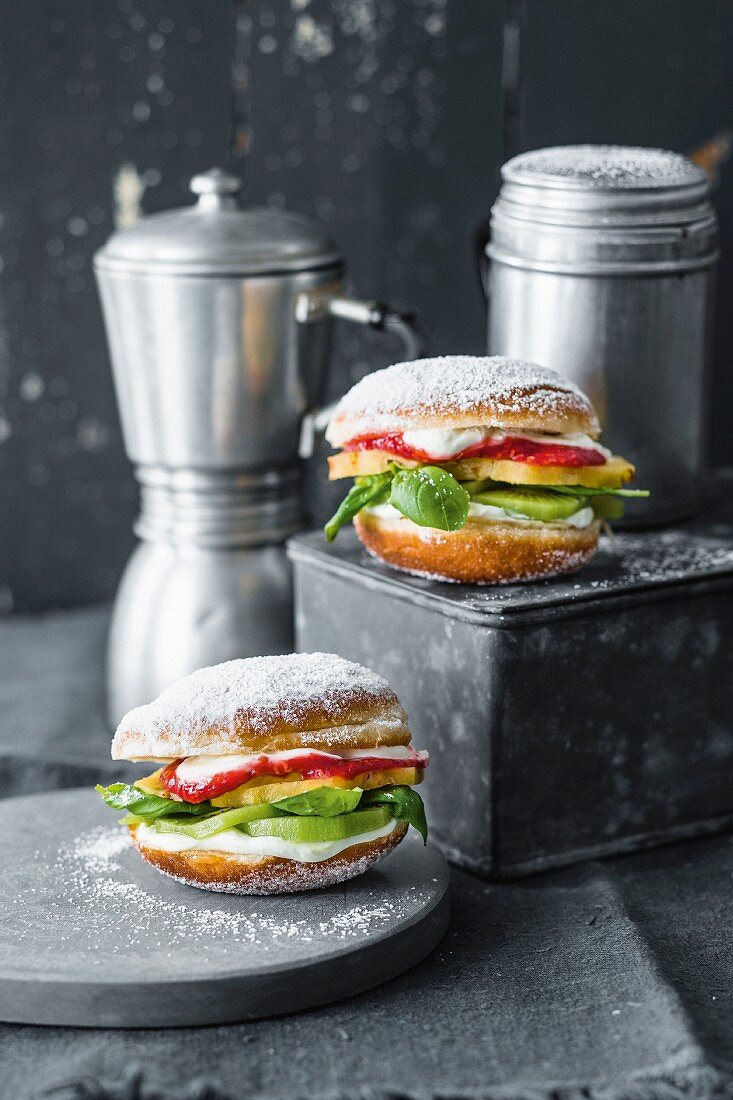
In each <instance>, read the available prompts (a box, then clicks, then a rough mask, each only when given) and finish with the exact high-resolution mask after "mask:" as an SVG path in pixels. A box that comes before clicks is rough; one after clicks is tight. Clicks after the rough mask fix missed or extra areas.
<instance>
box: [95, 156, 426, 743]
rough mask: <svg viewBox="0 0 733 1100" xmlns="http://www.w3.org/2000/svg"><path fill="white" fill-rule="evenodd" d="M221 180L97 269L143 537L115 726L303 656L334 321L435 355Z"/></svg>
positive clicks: (232, 182) (294, 222)
mask: <svg viewBox="0 0 733 1100" xmlns="http://www.w3.org/2000/svg"><path fill="white" fill-rule="evenodd" d="M239 188H240V181H239V180H238V179H237V178H236V177H234V176H231V175H228V174H227V173H226V172H224V171H222V170H221V169H212V170H211V171H209V172H205V173H203V174H202V175H198V176H195V177H194V178H193V180H192V181H191V190H192V191H193V192H194V194H196V195H197V196H198V202H196V203H195V204H194V205H193V206H190V207H186V208H184V209H180V210H172V211H168V212H166V213H163V214H156V215H152V216H150V217H146V218H143V219H142V220H141V221H139V222H138V223H136V224H135V225H133V226H132V227H130V228H128V229H124V230H121V231H120V232H118V233H115V234H114V235H113V236H112V237H111V238H110V239H109V241H108V242H107V243H106V244H105V246H104V247H103V248H102V249H101V250H100V251H99V252H98V253H97V254H96V256H95V260H94V266H95V271H96V276H97V281H98V285H99V290H100V295H101V299H102V307H103V313H104V318H105V323H106V327H107V334H108V339H109V345H110V351H111V357H112V367H113V374H114V381H115V387H116V391H117V397H118V401H119V407H120V415H121V420H122V429H123V434H124V439H125V445H126V449H127V453H128V456H129V458H130V460H131V461H132V462H133V463H134V466H135V473H136V477H137V479H138V481H139V483H140V487H141V502H140V503H141V507H140V515H139V517H138V519H137V522H136V525H135V531H136V534H137V535H138V536H139V537H140V539H141V540H142V541H141V543H140V545H139V546H138V547H137V548H136V550H135V551H134V553H133V555H132V557H131V559H130V561H129V563H128V565H127V568H126V570H125V573H124V576H123V578H122V581H121V583H120V587H119V590H118V593H117V598H116V602H115V606H114V611H113V616H112V625H111V630H110V640H109V655H108V689H109V713H110V718H111V720H112V721H113V722H115V721H117V720H118V719H119V717H120V716H121V715H122V714H123V713H124V712H125V711H127V710H128V709H130V708H131V707H133V706H137V705H138V704H141V703H144V702H147V701H149V700H150V699H152V698H153V697H154V696H155V695H156V694H157V693H158V692H159V691H161V690H162V689H163V688H164V687H166V686H167V685H168V684H170V683H171V682H172V681H173V680H175V679H177V678H178V677H179V676H182V675H185V674H186V673H187V672H190V671H192V670H193V669H196V668H199V667H201V666H203V665H207V664H213V663H216V662H218V661H223V660H228V659H230V658H234V657H246V656H252V655H256V654H265V653H282V652H286V651H288V650H290V649H292V645H293V636H292V597H291V576H290V569H289V565H288V563H287V560H286V556H285V551H284V548H283V543H284V541H285V539H286V538H287V537H288V536H289V535H291V534H292V533H293V532H295V531H297V530H298V529H299V528H301V527H302V526H304V522H305V501H304V491H303V476H302V463H301V460H300V458H299V438H300V434H301V428H302V424H303V420H304V417H306V415H307V414H309V412H310V411H311V410H313V409H314V408H317V407H318V405H319V404H320V402H321V401H322V398H323V390H324V384H325V380H326V371H327V365H328V354H329V344H330V336H331V327H332V319H333V317H342V318H345V319H347V320H351V321H354V322H356V323H359V324H364V325H369V326H371V327H372V328H377V329H384V330H391V331H393V332H395V333H396V334H397V335H400V336H402V338H403V341H404V343H405V346H406V348H405V350H406V357H407V358H412V357H414V355H415V354H417V351H418V347H419V343H418V337H417V336H416V334H415V330H414V329H413V327H412V324H411V319H410V317H408V316H405V315H401V314H397V313H393V312H391V311H389V310H388V309H387V308H386V307H384V306H381V305H379V304H377V303H374V302H360V301H355V300H353V299H350V298H346V297H344V295H343V293H342V276H343V270H344V261H343V257H342V255H341V253H340V252H339V250H338V249H337V248H336V246H335V245H334V244H333V243H332V242H331V241H330V240H329V239H328V238H327V236H326V235H325V234H324V231H323V230H322V228H321V227H320V226H319V225H318V224H317V223H314V222H311V221H309V220H307V219H306V218H303V217H300V216H297V215H295V214H289V213H284V212H281V211H274V210H269V209H257V208H250V209H242V208H240V207H239V205H238V202H237V198H236V196H237V192H238V191H239Z"/></svg>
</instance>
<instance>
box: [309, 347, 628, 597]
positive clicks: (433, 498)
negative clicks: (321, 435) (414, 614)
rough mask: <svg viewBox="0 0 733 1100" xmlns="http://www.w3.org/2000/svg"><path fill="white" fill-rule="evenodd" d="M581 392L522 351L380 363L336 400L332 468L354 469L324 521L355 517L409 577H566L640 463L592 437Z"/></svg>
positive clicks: (616, 510)
mask: <svg viewBox="0 0 733 1100" xmlns="http://www.w3.org/2000/svg"><path fill="white" fill-rule="evenodd" d="M599 434H600V427H599V423H598V418H597V417H596V414H595V411H594V409H593V406H592V405H591V403H590V401H589V400H588V398H587V397H586V396H585V394H584V393H582V391H581V390H579V389H578V387H577V386H575V385H574V384H573V383H572V382H569V381H567V380H566V379H564V378H562V377H561V376H560V375H559V374H556V373H555V372H554V371H551V370H547V369H546V368H544V367H539V366H537V365H536V364H535V363H527V362H524V361H522V360H517V359H505V358H503V357H501V356H493V357H489V358H482V357H475V356H470V355H455V356H454V355H447V356H444V357H442V358H439V359H418V360H416V361H415V362H412V363H398V364H397V365H396V366H393V367H387V368H386V369H385V370H379V371H375V372H374V373H373V374H369V375H367V376H366V377H365V378H363V379H362V380H361V382H358V383H357V384H356V385H355V386H354V387H353V388H352V389H351V390H350V391H349V392H348V393H347V394H346V395H345V396H344V397H343V398H342V400H341V401H340V402H339V404H338V405H337V407H336V409H335V411H334V414H333V416H332V418H331V422H330V424H329V426H328V431H327V433H326V438H327V439H328V441H329V442H330V443H331V444H332V445H333V446H334V447H338V448H341V453H340V454H338V455H335V456H333V457H332V458H329V460H328V462H329V467H330V477H331V479H332V480H335V479H338V478H354V479H355V481H354V485H353V486H352V488H351V489H350V491H349V493H348V494H347V496H346V498H345V499H344V501H343V502H342V504H341V506H340V508H339V509H338V511H337V512H336V514H335V515H334V516H333V518H332V519H331V520H330V521H329V522H328V524H327V525H326V527H325V532H326V537H327V538H328V540H329V541H332V540H333V539H334V538H335V537H336V535H337V533H338V531H339V529H340V528H341V527H342V526H343V525H344V524H346V523H348V522H350V521H351V520H352V519H353V521H354V525H355V527H356V532H357V534H358V536H359V538H360V539H361V541H362V543H363V544H364V546H365V547H366V548H367V550H368V551H369V552H370V553H371V554H373V555H374V556H375V557H377V558H381V559H382V560H383V561H385V562H388V563H389V564H390V565H392V566H394V567H396V568H397V569H401V570H403V571H405V572H408V573H413V574H416V575H417V576H422V577H431V578H434V579H437V580H443V581H458V582H465V583H469V584H503V583H508V582H511V581H527V580H535V579H539V578H542V577H550V576H553V575H554V574H557V573H569V572H572V571H573V570H575V569H578V568H579V567H580V566H581V565H583V564H584V563H585V562H586V561H588V559H589V558H590V557H591V556H592V555H593V553H594V552H595V549H596V546H597V545H598V535H599V531H600V528H601V523H602V521H603V520H605V519H614V518H618V517H619V516H620V515H622V514H623V504H622V502H621V500H620V499H619V498H621V497H624V496H647V495H648V494H647V493H646V492H643V491H641V490H636V491H635V490H631V489H624V488H623V486H624V485H625V484H626V482H628V481H630V480H631V479H632V477H633V475H634V467H633V466H632V465H631V464H630V463H629V462H627V461H626V459H624V458H620V457H618V456H617V455H613V454H611V452H610V451H608V450H606V448H605V447H602V446H601V445H600V443H598V442H597V438H598V435H599Z"/></svg>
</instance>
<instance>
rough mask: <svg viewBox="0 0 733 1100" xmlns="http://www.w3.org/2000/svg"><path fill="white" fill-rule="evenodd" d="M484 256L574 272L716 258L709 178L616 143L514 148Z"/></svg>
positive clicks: (683, 162)
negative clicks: (523, 150) (515, 153)
mask: <svg viewBox="0 0 733 1100" xmlns="http://www.w3.org/2000/svg"><path fill="white" fill-rule="evenodd" d="M501 175H502V181H503V182H502V188H501V192H500V194H499V197H498V199H497V201H496V203H495V205H494V207H493V210H492V217H491V244H490V246H489V248H488V250H487V251H488V253H489V255H490V256H491V257H492V259H494V260H498V261H501V262H503V263H506V264H510V265H514V266H521V267H534V268H537V269H539V270H545V271H567V272H575V273H578V274H593V273H602V272H604V271H605V272H608V273H609V274H613V273H617V274H623V273H626V272H629V273H632V272H634V271H636V272H637V273H641V272H643V271H648V272H655V271H657V272H660V273H662V272H665V271H668V272H671V271H681V270H691V269H693V268H697V267H705V266H709V265H710V264H711V263H712V262H714V260H715V259H716V258H717V222H716V218H715V211H714V210H713V207H712V205H711V203H710V200H709V197H708V192H709V183H708V179H707V176H706V175H705V173H704V172H702V171H701V170H700V169H699V168H698V167H697V166H696V165H694V164H693V163H692V161H691V160H689V159H688V158H687V157H684V156H682V155H681V154H680V153H673V152H669V151H667V150H665V149H641V148H637V147H634V146H623V145H560V146H555V147H553V148H548V149H535V150H532V151H531V152H528V153H521V154H520V155H519V156H517V157H514V158H513V159H512V160H510V161H508V162H507V163H506V164H505V165H504V167H503V168H502V171H501Z"/></svg>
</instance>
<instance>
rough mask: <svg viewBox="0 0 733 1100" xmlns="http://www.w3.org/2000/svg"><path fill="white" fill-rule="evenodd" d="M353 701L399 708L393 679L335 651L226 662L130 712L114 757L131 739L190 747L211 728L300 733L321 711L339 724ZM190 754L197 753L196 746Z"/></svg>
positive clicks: (185, 679)
mask: <svg viewBox="0 0 733 1100" xmlns="http://www.w3.org/2000/svg"><path fill="white" fill-rule="evenodd" d="M354 701H363V702H367V703H368V702H373V703H383V704H385V705H392V706H398V702H397V699H396V696H395V695H394V692H393V691H392V690H391V688H390V687H389V684H388V683H387V681H386V680H384V679H383V678H382V677H381V676H378V675H377V673H376V672H372V671H371V670H370V669H367V668H364V667H363V666H362V665H358V664H355V663H354V662H353V661H345V660H344V659H343V658H341V657H337V656H336V655H335V654H333V653H289V654H285V655H283V656H276V657H247V658H243V659H241V660H236V661H226V662H224V663H223V664H220V665H212V666H210V667H208V668H201V669H198V670H197V671H196V672H192V673H191V674H190V675H189V676H184V677H183V679H181V680H178V681H177V682H176V683H175V684H172V685H171V686H170V687H169V688H167V689H166V690H165V691H164V692H162V693H161V694H160V695H159V696H158V698H157V699H155V700H154V701H153V702H152V703H148V704H147V705H145V706H142V707H137V708H136V709H135V710H131V711H130V712H129V713H128V714H126V715H125V717H124V718H123V719H122V721H121V722H120V725H119V727H118V729H117V733H116V734H115V741H114V742H113V755H114V754H115V744H116V742H117V741H118V740H119V739H120V738H121V736H122V735H123V734H127V733H133V732H139V731H142V732H144V733H148V734H150V735H153V736H155V735H156V734H159V733H162V732H166V731H172V732H173V734H174V735H175V736H176V737H177V738H178V739H179V740H180V741H181V746H183V745H184V744H185V735H187V734H188V735H189V736H190V737H191V738H193V739H195V737H196V735H197V734H198V733H199V732H200V731H203V730H207V729H209V728H210V727H212V726H216V727H218V729H219V731H221V732H222V733H223V734H225V735H226V734H227V733H233V732H234V731H235V730H236V729H237V728H238V727H240V726H242V725H244V726H246V727H247V728H248V729H249V730H250V731H251V732H252V733H254V734H267V733H269V732H271V731H272V729H273V728H274V727H276V726H277V725H278V724H279V723H280V722H285V723H287V724H288V725H291V726H293V727H294V728H296V729H297V728H298V727H299V726H300V725H301V724H302V723H303V722H304V720H305V719H307V717H308V715H309V713H310V712H312V711H313V710H314V709H318V710H322V711H324V712H325V713H326V714H327V715H328V716H329V717H332V718H334V719H337V718H338V716H339V715H340V714H346V713H348V711H349V709H350V707H351V705H352V704H353V703H354ZM392 717H395V716H394V715H392ZM181 746H179V748H180V747H181ZM191 748H192V749H195V748H196V745H195V740H194V741H193V742H192V743H191ZM174 755H182V753H179V752H177V753H175V754H174Z"/></svg>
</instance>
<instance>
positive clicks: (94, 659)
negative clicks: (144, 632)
mask: <svg viewBox="0 0 733 1100" xmlns="http://www.w3.org/2000/svg"><path fill="white" fill-rule="evenodd" d="M105 623H106V611H105V609H99V608H96V609H95V608H91V609H82V610H79V611H74V612H66V613H60V614H58V615H53V616H47V617H44V618H38V619H33V620H23V619H12V620H10V619H8V620H4V621H0V691H1V692H2V695H1V696H0V701H1V702H2V708H1V709H0V757H1V760H2V782H3V787H2V789H3V792H4V793H5V794H10V793H21V792H31V791H34V790H36V791H41V790H43V789H48V788H50V787H60V786H72V785H76V784H78V783H80V782H84V781H86V780H87V779H91V777H92V774H93V773H94V772H95V769H98V768H99V769H100V770H101V771H102V772H103V774H104V775H106V776H109V775H110V774H112V771H113V770H114V769H113V767H112V765H111V764H110V762H109V759H108V758H107V755H106V754H107V751H108V750H107V745H108V736H109V731H107V730H105V728H104V722H103V718H102V696H101V688H100V676H101V661H102V642H103V638H104V630H105ZM40 810H41V802H40V800H39V812H40ZM731 914H733V843H732V842H731V839H730V838H728V837H722V838H718V839H715V840H707V841H699V842H696V843H691V844H687V845H684V846H679V847H674V848H666V849H662V850H660V851H658V852H654V853H648V854H646V855H642V856H635V857H630V858H625V859H619V860H614V861H609V862H606V863H603V864H589V865H587V866H585V867H582V868H576V869H573V870H571V871H564V872H560V873H554V874H552V875H546V876H543V877H540V878H536V879H533V880H525V881H522V882H518V883H510V884H505V885H501V886H492V885H488V884H486V883H483V882H480V881H478V880H477V879H473V878H471V877H470V876H468V875H465V874H463V873H460V872H454V874H453V918H452V924H451V928H450V929H449V932H448V935H447V937H446V939H445V940H444V941H443V943H442V944H441V946H440V947H439V948H438V949H437V951H436V952H435V953H434V954H433V955H432V956H430V958H428V959H427V960H426V961H425V962H423V963H421V964H419V965H418V966H417V967H415V968H414V969H413V970H411V971H409V972H408V973H406V974H405V975H403V976H402V977H400V978H396V979H394V980H393V981H391V982H389V983H388V984H386V985H383V986H381V987H379V988H378V989H375V990H372V991H371V992H368V993H364V994H361V995H359V996H358V997H354V998H352V999H350V1000H348V1001H344V1002H342V1003H340V1004H337V1005H334V1006H331V1007H328V1008H321V1009H317V1010H312V1011H309V1012H303V1013H299V1014H296V1015H293V1016H288V1017H283V1018H280V1019H272V1020H264V1021H257V1022H251V1023H246V1024H236V1025H227V1026H217V1027H209V1028H187V1029H182V1030H172V1031H162V1030H149V1031H134V1030H133V1031H115V1030H102V1029H99V1030H91V1031H83V1030H75V1029H70V1028H63V1027H59V1028H49V1027H21V1026H11V1025H6V1026H1V1027H0V1067H1V1072H0V1082H1V1084H0V1095H1V1096H2V1097H3V1098H4V1097H5V1096H7V1097H9V1098H10V1097H12V1098H13V1100H30V1098H33V1097H41V1096H52V1097H54V1098H60V1100H79V1098H82V1097H83V1098H85V1100H86V1098H98V1097H104V1098H106V1100H132V1098H133V1097H135V1098H137V1100H204V1098H206V1100H219V1098H223V1097H227V1098H231V1100H234V1098H236V1100H239V1098H242V1100H244V1098H245V1097H246V1098H257V1100H260V1098H270V1097H272V1098H278V1100H281V1098H282V1100H284V1098H286V1097H287V1098H288V1100H295V1098H299V1097H328V1098H329V1100H336V1098H346V1097H348V1098H350V1100H353V1098H363V1100H377V1098H379V1100H388V1098H389V1100H397V1098H403V1100H431V1098H435V1100H437V1098H438V1097H440V1098H445V1097H450V1098H452V1100H462V1098H466V1100H468V1098H471V1100H479V1098H489V1097H491V1098H494V1097H496V1098H497V1100H499V1098H501V1100H508V1098H513V1097H517V1098H519V1097H522V1098H524V1097H530V1098H540V1097H542V1098H545V1097H547V1098H548V1100H550V1098H553V1100H554V1098H562V1100H566V1098H567V1100H569V1098H571V1097H572V1098H575V1097H578V1098H580V1097H584V1098H586V1100H587V1098H594V1097H598V1098H599V1100H600V1098H603V1100H611V1098H614V1097H619V1098H621V1097H635V1098H639V1100H641V1098H643V1097H655V1098H656V1097H660V1098H662V1097H664V1098H670V1100H671V1098H673V1097H674V1098H678V1097H681V1096H683V1095H684V1096H688V1097H691V1098H692V1097H694V1098H698V1097H700V1098H702V1097H708V1096H710V1097H712V1096H716V1097H717V1096H720V1097H723V1096H731V1095H733V1025H732V1024H731V1020H732V1019H733V934H732V926H733V919H732V917H731ZM59 1023H62V1021H59Z"/></svg>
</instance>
